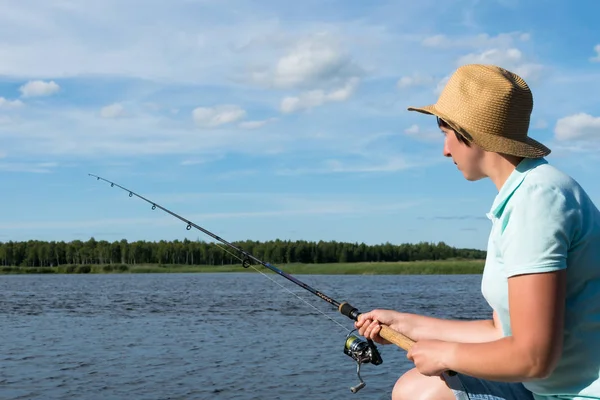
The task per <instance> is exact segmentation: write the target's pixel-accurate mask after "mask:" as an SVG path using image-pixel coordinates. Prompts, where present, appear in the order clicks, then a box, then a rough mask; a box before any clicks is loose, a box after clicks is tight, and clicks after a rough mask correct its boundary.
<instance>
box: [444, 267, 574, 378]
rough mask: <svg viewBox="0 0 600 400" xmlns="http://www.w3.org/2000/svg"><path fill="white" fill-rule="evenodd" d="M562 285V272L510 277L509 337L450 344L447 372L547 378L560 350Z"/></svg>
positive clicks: (564, 273)
mask: <svg viewBox="0 0 600 400" xmlns="http://www.w3.org/2000/svg"><path fill="white" fill-rule="evenodd" d="M565 282H566V271H565V270H560V271H554V272H547V273H538V274H525V275H519V276H514V277H512V278H510V279H509V283H508V284H509V303H510V310H511V312H510V315H511V316H510V322H511V328H512V336H508V337H505V338H502V339H499V340H494V341H491V342H489V343H478V344H467V343H454V344H450V348H451V349H450V350H449V351H448V354H449V358H448V360H447V362H446V363H445V364H446V366H447V368H448V369H451V370H454V371H456V372H462V373H464V374H467V375H472V376H477V377H481V378H484V379H493V380H500V381H516V382H522V381H526V380H531V379H536V378H544V377H546V376H548V375H549V374H550V373H551V372H552V370H553V369H554V366H555V365H556V362H557V361H558V359H559V357H560V354H561V351H562V335H563V330H562V327H563V318H564V300H565Z"/></svg>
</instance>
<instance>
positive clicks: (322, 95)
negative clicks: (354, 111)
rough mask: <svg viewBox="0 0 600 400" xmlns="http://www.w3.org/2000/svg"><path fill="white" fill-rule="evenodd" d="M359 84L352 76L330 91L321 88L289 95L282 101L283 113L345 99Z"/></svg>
mask: <svg viewBox="0 0 600 400" xmlns="http://www.w3.org/2000/svg"><path fill="white" fill-rule="evenodd" d="M357 85H358V79H357V78H352V79H350V80H349V81H348V82H347V83H346V85H345V86H344V87H342V88H338V89H334V90H331V91H329V92H326V91H324V90H321V89H319V90H310V91H307V92H303V93H301V94H300V95H298V96H288V97H285V98H284V99H283V100H282V101H281V104H280V107H279V108H280V111H281V112H282V113H285V114H288V113H293V112H296V111H300V110H305V109H310V108H313V107H318V106H321V105H323V104H325V103H329V102H340V101H345V100H348V99H349V98H350V97H351V96H352V94H353V93H354V91H355V90H356V86H357Z"/></svg>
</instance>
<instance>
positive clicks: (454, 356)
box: [445, 336, 554, 382]
mask: <svg viewBox="0 0 600 400" xmlns="http://www.w3.org/2000/svg"><path fill="white" fill-rule="evenodd" d="M448 346H449V347H448V352H447V361H446V363H445V364H447V367H448V369H450V370H453V371H456V372H460V373H463V374H466V375H470V376H476V377H478V378H482V379H488V380H496V381H505V382H525V381H528V380H532V379H539V378H543V377H545V376H547V375H548V374H549V373H550V372H551V370H552V369H553V367H554V361H553V360H552V357H551V355H550V353H549V352H542V351H537V352H536V351H535V350H533V349H534V347H533V346H529V347H527V346H525V345H520V344H519V343H518V342H517V341H515V340H514V338H513V337H510V336H509V337H505V338H502V339H499V340H495V341H492V342H488V343H448Z"/></svg>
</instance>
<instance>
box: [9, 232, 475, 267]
mask: <svg viewBox="0 0 600 400" xmlns="http://www.w3.org/2000/svg"><path fill="white" fill-rule="evenodd" d="M232 244H233V245H235V246H237V247H239V248H241V249H243V250H244V251H246V252H248V253H250V254H252V255H253V256H255V257H257V258H259V259H261V260H263V261H266V262H270V263H303V264H321V263H356V262H398V261H423V260H448V259H467V260H481V259H485V255H486V252H485V251H483V250H477V249H460V248H454V247H451V246H448V245H447V244H445V243H444V242H439V243H428V242H420V243H414V244H411V243H404V244H391V243H384V244H376V245H367V244H365V243H346V242H337V241H318V242H314V241H312V242H311V241H304V240H298V241H290V240H272V241H265V242H259V241H251V240H246V241H238V242H232ZM237 256H239V253H237V252H236V251H235V250H233V249H230V248H229V247H227V246H225V245H223V244H221V243H218V242H217V243H214V242H205V241H200V240H197V241H191V240H187V239H185V240H183V241H180V240H173V241H164V240H161V241H158V242H150V241H132V242H128V241H127V240H125V239H122V240H120V241H114V242H109V241H105V240H95V239H94V238H93V237H92V238H90V239H89V240H87V241H82V240H73V241H70V242H65V241H39V240H29V241H8V242H0V265H2V266H20V267H56V266H61V265H112V264H122V265H123V264H124V265H136V264H145V265H148V264H161V265H170V264H172V265H230V264H239V263H240V259H239V258H237Z"/></svg>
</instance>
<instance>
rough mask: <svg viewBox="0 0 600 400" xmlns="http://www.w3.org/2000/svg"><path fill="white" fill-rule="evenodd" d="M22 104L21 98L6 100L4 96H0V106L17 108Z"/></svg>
mask: <svg viewBox="0 0 600 400" xmlns="http://www.w3.org/2000/svg"><path fill="white" fill-rule="evenodd" d="M22 106H23V102H22V101H21V100H8V99H5V98H4V97H0V108H19V107H22Z"/></svg>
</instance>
